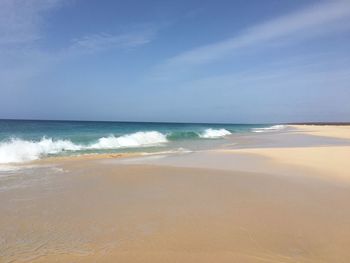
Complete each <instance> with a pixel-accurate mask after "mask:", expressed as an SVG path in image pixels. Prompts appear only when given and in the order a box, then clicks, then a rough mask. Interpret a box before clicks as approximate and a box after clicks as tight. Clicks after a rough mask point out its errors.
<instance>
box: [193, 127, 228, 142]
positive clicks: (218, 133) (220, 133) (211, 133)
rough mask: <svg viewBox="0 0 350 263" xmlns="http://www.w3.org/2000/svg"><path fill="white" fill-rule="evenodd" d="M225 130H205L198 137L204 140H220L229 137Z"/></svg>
mask: <svg viewBox="0 0 350 263" xmlns="http://www.w3.org/2000/svg"><path fill="white" fill-rule="evenodd" d="M230 134H231V132H229V131H228V130H226V129H211V128H210V129H206V130H205V131H204V132H203V133H201V134H199V137H201V138H206V139H213V138H221V137H225V136H227V135H230Z"/></svg>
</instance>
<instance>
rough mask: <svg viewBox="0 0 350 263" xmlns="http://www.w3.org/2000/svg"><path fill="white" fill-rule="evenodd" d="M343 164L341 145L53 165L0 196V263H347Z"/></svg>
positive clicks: (348, 198)
mask: <svg viewBox="0 0 350 263" xmlns="http://www.w3.org/2000/svg"><path fill="white" fill-rule="evenodd" d="M318 128H319V127H317V129H318ZM322 129H323V128H320V129H319V130H317V131H313V132H321V133H322V134H323V133H325V130H322ZM297 132H298V133H303V132H304V129H303V128H300V127H299V128H298V130H297ZM305 132H306V133H309V131H308V130H307V129H305ZM256 136H263V138H264V139H263V140H266V141H270V140H271V139H272V138H275V137H273V136H275V135H256ZM269 136H270V137H269ZM283 136H285V137H281V138H282V139H283V138H288V136H293V135H292V133H291V134H289V133H286V134H284V135H283ZM322 136H324V135H322ZM259 138H260V137H259ZM290 138H294V137H290ZM306 138H308V137H306ZM342 138H344V137H342ZM337 143H338V142H337ZM280 146H283V145H280ZM349 156H350V155H349V148H348V146H346V141H344V146H339V145H336V146H332V145H329V146H324V145H323V146H312V147H308V146H305V147H285V146H284V147H279V146H278V145H277V146H276V147H260V148H249V149H221V150H216V151H210V152H205V153H195V154H184V155H179V156H178V157H174V156H170V157H164V158H160V159H154V158H153V159H150V160H152V161H147V160H148V159H147V158H145V159H142V160H143V161H142V160H141V159H140V160H138V159H137V158H135V159H133V158H130V160H131V161H132V160H133V162H130V163H128V162H125V161H123V160H121V161H120V160H118V161H116V162H113V161H112V160H111V159H106V160H101V159H91V158H90V159H75V160H74V161H69V162H67V161H66V160H53V161H52V163H51V164H54V165H55V166H54V167H51V166H45V167H44V168H42V169H41V170H39V171H40V172H34V173H32V174H26V175H25V176H24V175H23V176H22V179H23V182H25V183H26V184H24V185H23V184H21V185H19V186H18V185H16V186H14V185H11V182H12V181H11V180H15V179H14V178H17V177H16V176H11V177H9V178H8V179H7V181H6V183H7V184H8V186H9V187H7V188H1V187H0V200H1V202H0V212H1V217H0V229H1V232H0V262H26V261H27V262H150V263H151V262H152V263H153V262H154V263H157V262H239V263H245V262H247V263H260V262H284V263H289V262H293V263H294V262H301V263H304V262H305V263H316V262H317V263H319V262H337V263H338V262H339V263H348V262H350V250H349V249H348V248H349V245H350V208H349V207H350V203H349V202H350V186H349V184H348V181H347V180H348V175H349V174H348V173H347V171H349V168H350V167H349V164H348V163H347V162H346V160H347V159H348V157H349ZM191 158H192V159H191ZM144 160H146V161H144ZM174 160H176V161H174ZM147 162H148V163H147ZM48 164H50V162H46V163H45V165H48ZM189 165H192V166H196V167H197V168H190V167H188V166H189ZM186 166H187V167H186ZM34 171H36V170H34ZM53 171H55V172H53ZM309 174H310V175H312V176H308V175H309ZM294 175H295V176H294ZM315 175H316V176H315ZM317 175H319V176H317ZM327 176H328V177H327ZM326 177H327V178H328V179H327V180H324V179H325V178H326ZM11 178H12V179H11ZM338 179H339V180H338ZM1 182H2V183H3V184H4V181H1ZM0 186H1V185H0ZM10 186H11V187H13V188H11V187H10ZM1 189H2V190H1Z"/></svg>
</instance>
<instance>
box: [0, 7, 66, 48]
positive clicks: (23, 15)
mask: <svg viewBox="0 0 350 263" xmlns="http://www.w3.org/2000/svg"><path fill="white" fill-rule="evenodd" d="M63 2H66V0H1V1H0V45H6V44H11V45H13V44H28V43H31V42H33V41H35V40H38V39H40V38H41V37H42V34H41V28H42V25H43V19H44V16H45V14H47V13H48V12H49V11H52V10H53V9H55V8H57V7H59V6H60V5H61V4H62V3H63Z"/></svg>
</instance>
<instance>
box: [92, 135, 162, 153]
mask: <svg viewBox="0 0 350 263" xmlns="http://www.w3.org/2000/svg"><path fill="white" fill-rule="evenodd" d="M167 141H168V140H167V138H166V136H165V135H164V134H162V133H160V132H157V131H149V132H136V133H132V134H127V135H123V136H120V137H114V136H109V137H102V138H100V139H98V141H97V142H96V143H94V144H92V145H90V146H88V147H87V149H118V148H129V147H145V146H155V145H159V144H162V143H166V142H167Z"/></svg>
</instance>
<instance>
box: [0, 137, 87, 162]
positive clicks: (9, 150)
mask: <svg viewBox="0 0 350 263" xmlns="http://www.w3.org/2000/svg"><path fill="white" fill-rule="evenodd" d="M80 149H81V146H79V145H76V144H74V143H72V142H71V141H69V140H55V141H54V140H52V139H51V138H48V139H47V138H43V139H41V140H40V141H38V142H35V141H25V140H21V139H11V140H10V141H8V142H2V143H0V163H18V162H26V161H33V160H36V159H39V158H40V157H42V156H44V155H48V154H57V153H60V152H62V151H79V150H80Z"/></svg>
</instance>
